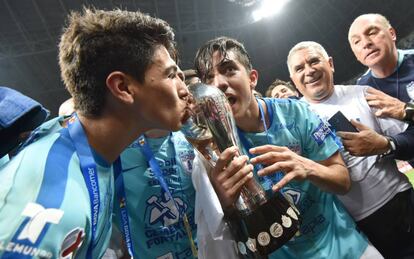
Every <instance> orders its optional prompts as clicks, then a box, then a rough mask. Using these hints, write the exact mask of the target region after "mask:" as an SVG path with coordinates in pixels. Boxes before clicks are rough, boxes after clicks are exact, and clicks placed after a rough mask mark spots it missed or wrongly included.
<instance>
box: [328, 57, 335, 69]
mask: <svg viewBox="0 0 414 259" xmlns="http://www.w3.org/2000/svg"><path fill="white" fill-rule="evenodd" d="M328 63H329V66H330V67H331V69H332V72H335V67H334V63H333V57H329V59H328Z"/></svg>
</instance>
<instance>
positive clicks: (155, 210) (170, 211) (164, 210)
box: [146, 192, 187, 226]
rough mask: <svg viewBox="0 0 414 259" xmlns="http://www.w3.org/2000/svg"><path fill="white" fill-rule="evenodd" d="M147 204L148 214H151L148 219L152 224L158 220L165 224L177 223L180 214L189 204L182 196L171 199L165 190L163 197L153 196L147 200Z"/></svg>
mask: <svg viewBox="0 0 414 259" xmlns="http://www.w3.org/2000/svg"><path fill="white" fill-rule="evenodd" d="M176 204H177V206H178V209H177V206H176ZM147 205H148V206H147V209H146V214H147V215H146V216H147V217H148V216H149V219H148V221H149V223H150V224H151V225H153V224H156V223H158V222H160V223H161V224H162V225H163V226H169V225H172V224H175V223H177V222H178V221H179V220H180V215H182V214H183V212H185V211H186V209H187V204H185V203H184V201H183V200H182V199H181V198H179V197H174V200H171V199H170V197H169V196H168V195H167V193H165V192H164V194H162V195H161V197H159V196H157V195H153V196H151V197H150V198H149V199H148V200H147Z"/></svg>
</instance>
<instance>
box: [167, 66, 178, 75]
mask: <svg viewBox="0 0 414 259" xmlns="http://www.w3.org/2000/svg"><path fill="white" fill-rule="evenodd" d="M177 71H178V66H177V64H173V65H170V66H168V67H167V68H165V70H164V74H166V75H168V74H169V73H170V72H177Z"/></svg>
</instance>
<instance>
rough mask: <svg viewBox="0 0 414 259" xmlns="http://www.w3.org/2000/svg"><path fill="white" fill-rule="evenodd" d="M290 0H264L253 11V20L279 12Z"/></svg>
mask: <svg viewBox="0 0 414 259" xmlns="http://www.w3.org/2000/svg"><path fill="white" fill-rule="evenodd" d="M289 1H290V0H263V1H262V2H261V4H260V6H259V8H258V9H256V10H254V11H253V12H252V17H253V22H257V21H260V20H262V19H264V18H266V17H270V16H272V15H275V14H277V13H278V12H280V10H282V8H283V7H284V6H285V5H286V3H287V2H289Z"/></svg>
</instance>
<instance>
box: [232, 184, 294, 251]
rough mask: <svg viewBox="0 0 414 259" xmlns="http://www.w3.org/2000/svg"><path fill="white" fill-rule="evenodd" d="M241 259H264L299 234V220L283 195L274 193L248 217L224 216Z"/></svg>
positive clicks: (237, 215)
mask: <svg viewBox="0 0 414 259" xmlns="http://www.w3.org/2000/svg"><path fill="white" fill-rule="evenodd" d="M226 219H227V220H228V223H229V227H230V230H231V232H232V234H233V236H234V238H235V241H236V242H237V248H238V252H239V254H240V256H242V257H243V258H267V255H269V254H271V253H272V252H274V251H275V250H276V249H278V248H280V247H281V246H283V245H284V244H285V243H286V242H288V241H289V240H290V239H291V238H292V237H293V236H294V235H295V234H296V233H297V231H298V230H299V223H300V216H299V212H298V211H297V210H296V208H294V207H292V206H291V205H290V204H289V202H288V201H287V200H286V199H285V198H284V197H283V195H282V194H280V193H279V192H278V193H275V194H274V195H273V197H271V198H270V199H269V200H268V201H267V202H265V203H264V204H262V205H261V206H259V207H258V208H256V209H255V210H254V211H252V212H251V213H249V214H248V215H241V214H240V212H236V213H232V215H226Z"/></svg>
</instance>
